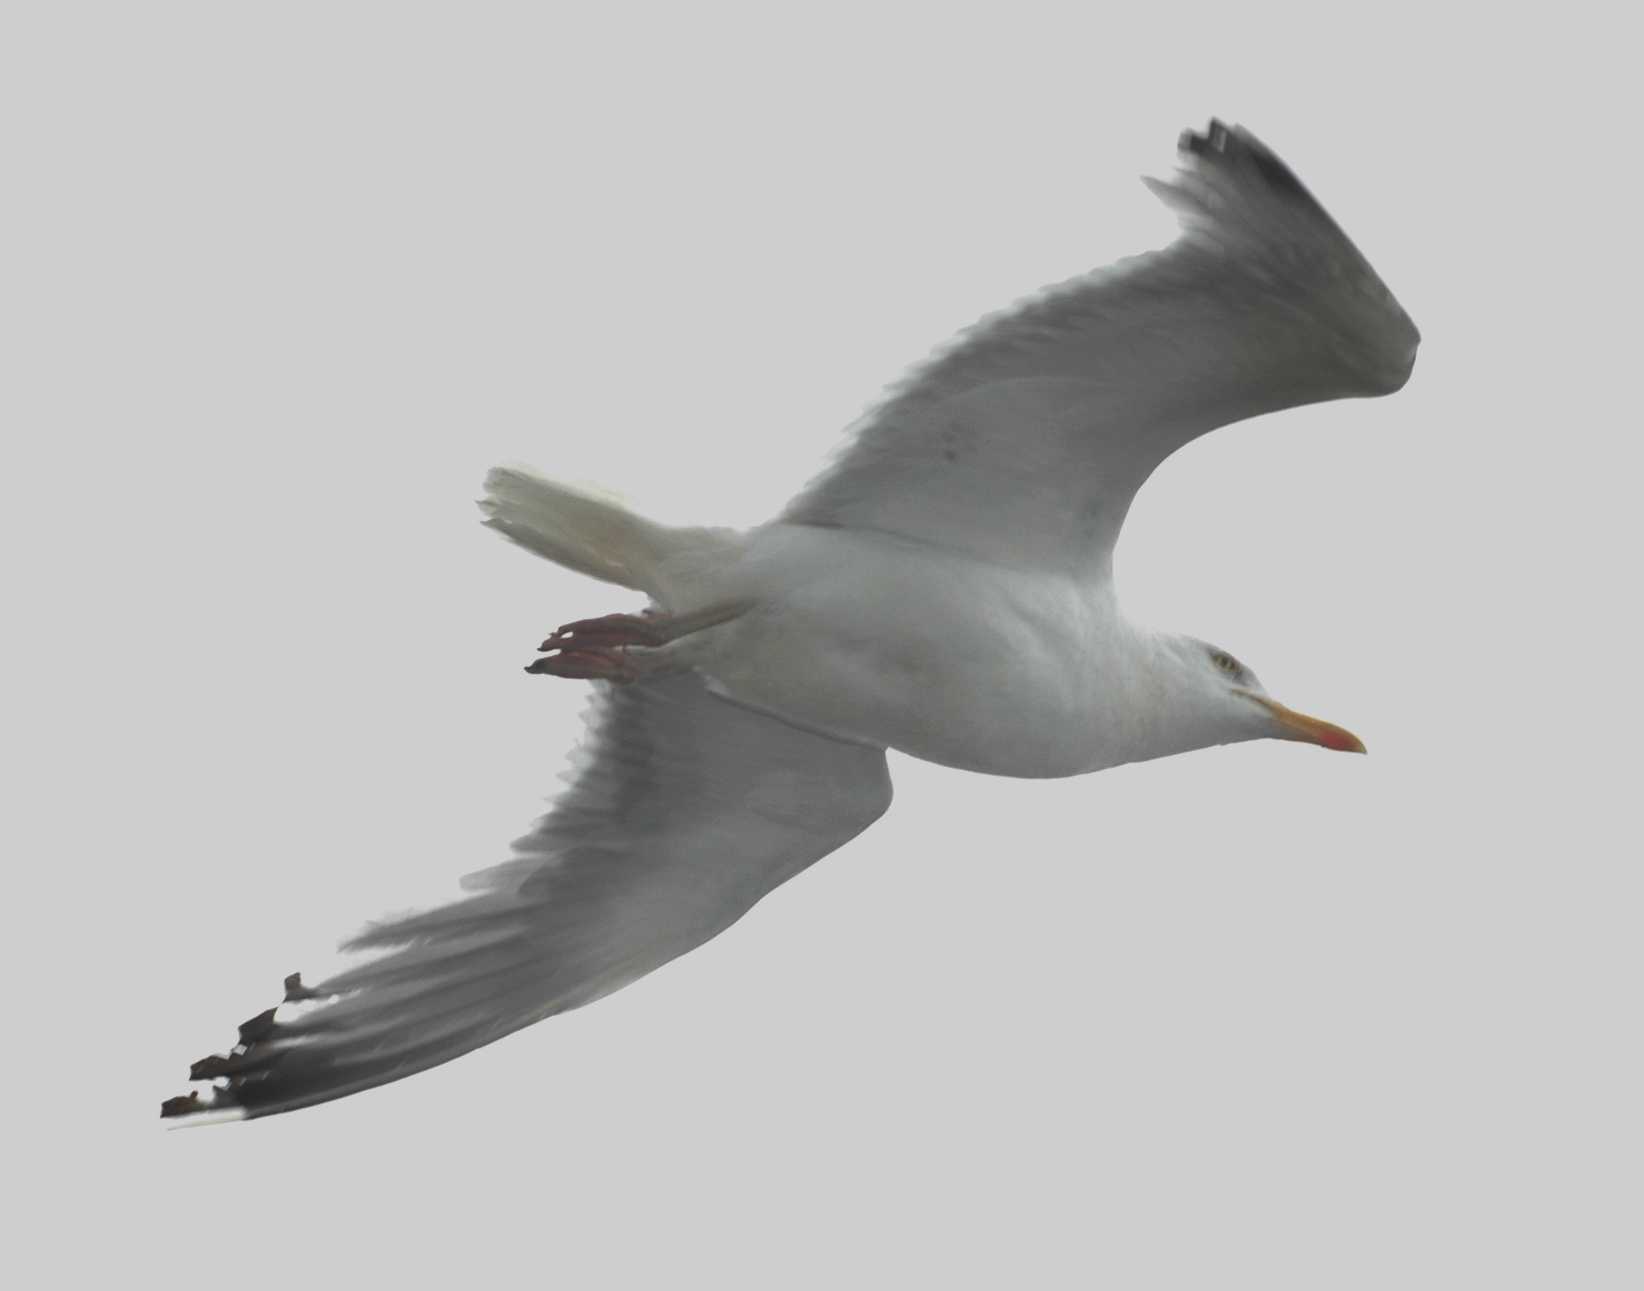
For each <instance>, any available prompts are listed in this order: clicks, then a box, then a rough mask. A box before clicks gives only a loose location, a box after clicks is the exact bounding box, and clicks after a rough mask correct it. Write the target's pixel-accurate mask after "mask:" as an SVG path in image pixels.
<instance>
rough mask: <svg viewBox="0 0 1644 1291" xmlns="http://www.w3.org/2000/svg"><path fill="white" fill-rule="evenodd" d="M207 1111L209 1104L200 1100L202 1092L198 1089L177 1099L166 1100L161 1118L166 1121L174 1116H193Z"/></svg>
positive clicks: (162, 1107)
mask: <svg viewBox="0 0 1644 1291" xmlns="http://www.w3.org/2000/svg"><path fill="white" fill-rule="evenodd" d="M206 1110H208V1104H206V1103H204V1102H202V1101H201V1100H200V1091H199V1090H197V1089H196V1090H195V1091H194V1092H193V1093H191V1094H179V1095H178V1096H177V1097H176V1098H168V1099H166V1101H165V1102H163V1103H161V1104H160V1117H161V1119H162V1120H165V1119H168V1118H170V1117H173V1116H191V1115H193V1114H194V1113H195V1112H203V1111H206Z"/></svg>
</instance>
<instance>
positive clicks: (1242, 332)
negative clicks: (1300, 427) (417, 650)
mask: <svg viewBox="0 0 1644 1291" xmlns="http://www.w3.org/2000/svg"><path fill="white" fill-rule="evenodd" d="M1183 150H1184V153H1185V154H1187V162H1186V168H1185V170H1184V172H1183V174H1182V175H1181V176H1179V177H1178V179H1177V180H1176V181H1175V182H1174V183H1171V184H1168V185H1154V187H1155V189H1156V190H1157V191H1159V192H1160V194H1161V196H1163V197H1164V198H1165V199H1166V200H1167V201H1168V202H1169V203H1170V204H1171V205H1172V206H1174V207H1175V208H1177V210H1178V211H1179V213H1180V214H1181V216H1182V221H1183V224H1184V228H1185V230H1186V235H1185V236H1184V237H1183V238H1181V239H1179V240H1178V241H1177V242H1176V243H1174V244H1173V245H1172V246H1171V247H1169V248H1168V249H1166V250H1164V251H1162V252H1157V253H1154V254H1151V255H1148V256H1143V257H1138V258H1136V259H1134V260H1130V261H1127V262H1124V263H1123V264H1121V265H1119V266H1115V267H1114V268H1111V269H1107V270H1100V271H1097V272H1095V273H1092V274H1087V275H1085V276H1083V277H1081V278H1078V279H1075V280H1073V281H1072V282H1070V283H1066V284H1063V285H1062V286H1060V287H1058V288H1054V289H1052V290H1050V291H1048V292H1045V293H1043V294H1042V295H1040V296H1039V297H1037V298H1035V299H1033V300H1031V301H1029V302H1027V303H1026V304H1023V305H1020V306H1018V307H1016V308H1015V309H1013V310H1011V311H1007V312H1006V313H1004V314H1001V315H999V316H998V317H996V318H994V319H991V320H987V321H984V322H983V323H982V324H980V325H979V326H978V327H977V328H975V329H973V330H972V331H971V332H969V333H967V334H965V335H964V336H963V337H961V338H960V339H959V341H958V343H957V344H955V345H954V346H952V347H950V348H949V349H947V350H946V351H944V352H943V353H941V354H939V355H938V356H937V357H936V358H934V359H933V360H931V361H930V362H928V363H927V364H925V365H924V366H923V367H921V368H919V369H917V370H916V371H915V372H914V374H913V375H912V376H911V377H910V378H909V380H908V381H907V382H905V383H904V385H903V386H902V387H900V388H899V389H898V390H897V391H895V392H893V394H892V395H891V397H890V398H889V399H887V400H886V401H885V402H884V403H883V404H882V405H881V406H880V407H879V408H877V409H876V410H875V411H874V412H873V413H872V414H870V415H869V416H868V417H867V418H866V419H865V420H864V421H863V423H862V424H861V425H860V426H859V427H858V428H857V430H856V434H855V436H854V437H853V439H852V440H851V441H850V444H849V446H848V448H847V450H846V451H845V452H844V453H843V454H842V455H841V456H840V457H839V459H838V460H837V461H836V462H834V463H833V464H832V465H831V466H830V467H829V468H828V469H827V470H826V471H824V472H823V473H822V474H821V475H820V476H818V477H817V479H816V480H814V481H812V483H811V484H810V485H809V486H808V487H807V488H806V489H805V490H804V491H803V492H802V493H801V494H800V495H799V496H798V497H797V498H796V499H794V500H793V502H791V503H790V504H789V505H788V507H787V508H786V509H785V510H784V511H783V512H782V514H781V515H780V516H778V517H777V518H776V519H775V520H773V521H772V522H770V523H769V524H766V525H762V526H759V527H757V528H755V529H752V530H750V531H748V532H746V533H733V532H730V531H726V530H716V529H683V528H672V527H669V526H664V525H658V524H655V523H653V522H651V521H648V520H645V519H644V518H642V517H640V516H637V515H634V514H633V513H632V512H630V511H628V510H627V509H626V508H624V507H622V506H621V505H620V504H618V503H615V502H614V501H610V500H607V499H602V498H597V497H593V496H591V495H589V494H586V493H584V492H580V491H578V490H574V489H570V488H567V487H566V486H564V485H560V484H556V483H554V482H553V481H551V480H547V479H545V478H543V477H541V476H538V475H536V474H535V473H533V472H530V471H527V470H521V469H499V470H497V471H494V472H492V474H491V476H490V478H489V479H488V480H487V484H486V494H487V496H486V499H485V501H484V502H483V503H482V506H483V507H484V509H485V511H486V515H487V522H488V523H489V524H491V525H492V526H493V527H495V528H496V529H498V530H499V531H501V532H502V533H504V534H505V535H506V536H508V537H509V538H511V539H513V540H514V541H515V542H517V543H519V544H520V545H521V546H523V547H525V548H527V549H529V550H531V551H533V552H535V553H537V554H538V555H541V556H544V557H547V558H548V559H551V560H553V561H556V562H557V563H559V564H561V565H564V566H566V567H568V568H571V569H575V570H579V571H581V572H583V573H587V574H589V575H592V576H594V577H597V578H601V579H604V580H606V581H607V582H611V583H615V584H619V585H621V586H625V587H628V588H632V589H635V590H638V591H641V592H643V593H645V595H646V596H647V597H648V598H649V601H650V604H649V606H648V607H647V610H646V612H645V614H644V615H643V616H640V615H631V614H618V615H611V616H607V617H606V618H604V619H595V620H585V621H583V622H581V623H576V624H569V625H566V626H565V627H563V628H562V629H560V631H558V632H556V633H555V634H554V635H553V636H552V637H550V638H549V639H548V640H547V641H545V642H544V643H543V647H542V649H543V651H544V654H543V657H542V658H541V659H539V660H538V661H537V662H536V663H534V664H533V665H532V666H531V668H530V669H529V671H532V672H538V673H547V674H551V675H557V676H562V677H587V678H595V679H601V680H603V681H605V682H608V683H611V684H608V685H605V686H603V687H602V688H601V691H600V693H599V696H598V698H597V699H596V718H595V721H594V723H593V731H594V733H593V736H592V739H591V740H590V742H589V743H588V744H587V745H586V746H585V748H584V751H583V753H582V755H581V757H580V760H579V762H578V765H577V773H576V775H575V777H574V780H573V783H572V786H571V789H570V790H569V792H568V793H567V794H566V795H564V797H562V798H561V799H560V801H559V802H558V803H557V804H556V805H555V807H554V809H553V811H552V812H550V814H549V815H547V816H545V817H544V818H543V819H542V820H541V821H539V822H538V824H537V827H536V829H535V830H534V831H533V832H532V833H531V834H530V835H528V836H527V837H525V838H523V839H521V840H519V842H518V843H516V844H515V856H514V858H513V859H512V860H510V861H508V862H506V863H504V864H502V865H499V866H496V867H494V868H493V869H490V870H485V871H482V872H480V873H478V874H476V875H473V876H471V877H470V879H469V880H466V881H465V886H466V887H467V888H468V889H469V891H470V895H469V896H467V897H466V898H464V899H463V900H461V901H459V902H456V903H454V904H452V905H449V906H446V907H443V908H440V909H436V910H433V911H430V912H428V913H426V914H421V915H413V916H410V917H407V918H403V919H399V920H395V921H392V922H389V923H385V924H382V925H378V926H375V927H372V928H368V929H366V931H365V932H363V933H361V934H360V935H358V936H357V937H355V938H354V939H353V940H352V941H350V942H349V943H347V948H350V949H359V950H381V951H386V952H387V953H386V954H383V955H382V956H380V957H379V958H376V959H372V960H370V961H369V962H366V963H364V964H361V965H359V966H358V967H355V968H351V969H349V970H348V971H346V972H344V973H342V974H341V975H339V976H337V977H335V978H333V979H331V980H330V981H328V982H325V983H321V984H320V985H319V986H318V987H317V988H308V987H304V986H302V984H301V982H300V980H298V979H296V978H293V979H291V981H290V982H288V993H287V999H288V1000H289V1001H293V1002H295V1003H299V1004H301V1006H302V1011H300V1012H297V1013H295V1014H294V1015H292V1016H287V1017H281V1016H277V1015H276V1012H275V1011H274V1010H269V1011H268V1012H267V1013H264V1014H260V1015H258V1016H257V1017H255V1018H253V1019H251V1020H250V1021H249V1022H247V1023H246V1024H245V1025H244V1026H242V1028H241V1035H240V1042H239V1044H238V1045H236V1046H235V1048H234V1050H233V1051H232V1052H231V1053H229V1054H226V1055H214V1056H212V1057H210V1058H206V1059H203V1060H201V1061H200V1062H199V1063H196V1064H195V1066H194V1069H193V1071H192V1073H191V1075H192V1076H193V1078H195V1079H198V1080H210V1081H215V1082H216V1088H215V1090H214V1093H213V1096H212V1101H211V1102H210V1103H205V1102H203V1101H202V1100H201V1099H199V1098H198V1096H197V1095H195V1096H190V1097H189V1098H185V1099H174V1100H171V1101H170V1102H169V1103H167V1104H166V1105H165V1107H164V1108H163V1110H164V1111H165V1113H166V1114H167V1115H192V1114H194V1113H197V1112H202V1111H207V1110H222V1109H225V1108H227V1109H232V1110H235V1111H238V1112H242V1113H247V1114H252V1115H256V1114H262V1113H267V1112H277V1111H285V1110H289V1109H291V1108H295V1107H302V1106H306V1105H308V1104H311V1103H315V1102H320V1101H324V1100H326V1099H330V1098H336V1097H340V1096H342V1095H344V1094H348V1093H352V1092H354V1091H356V1090H359V1089H364V1088H367V1087H369V1086H372V1085H377V1084H382V1083H383V1082H385V1081H388V1080H393V1079H397V1078H398V1077H400V1076H404V1075H408V1074H410V1073H411V1072H414V1071H418V1070H421V1069H423V1068H426V1067H429V1066H432V1065H434V1064H435V1063H439V1062H443V1061H445V1060H447V1059H449V1058H452V1057H455V1056H457V1055H458V1054H461V1053H463V1052H466V1051H467V1050H469V1049H472V1048H475V1047H476V1046H478V1045H481V1044H485V1043H488V1042H489V1041H491V1040H494V1039H497V1038H498V1037H500V1036H502V1035H505V1034H507V1033H508V1032H510V1031H514V1030H517V1029H519V1028H520V1027H523V1026H526V1025H529V1024H530V1023H532V1022H535V1021H537V1020H539V1019H541V1018H543V1017H546V1016H548V1015H550V1014H552V1013H556V1012H561V1011H563V1010H565V1009H568V1008H574V1007H576V1006H578V1005H581V1004H586V1003H588V1002H590V1001H592V1000H594V999H597V998H599V997H600V996H601V995H604V994H608V993H609V992H610V991H612V990H615V989H617V988H619V987H621V986H623V985H625V984H627V983H628V982H630V981H632V980H634V979H635V978H637V977H639V976H642V975H643V974H645V973H647V972H650V971H651V970H652V969H654V968H657V967H659V966H660V965H661V964H663V963H666V962H667V961H668V960H670V959H672V958H674V957H675V956H677V955H679V954H682V953H684V952H685V951H688V950H690V949H691V948H693V947H694V946H697V945H699V944H701V942H703V941H705V940H706V939H707V938H709V937H712V936H713V935H715V934H716V933H718V932H719V931H721V930H722V929H723V928H725V927H726V926H728V925H729V924H730V923H732V922H734V921H735V920H736V919H737V918H739V917H740V916H741V915H742V914H743V913H744V912H745V911H746V910H747V909H748V908H749V907H750V906H751V905H753V903H754V902H756V901H757V900H758V899H759V898H760V897H761V896H763V895H764V894H765V893H766V892H768V891H769V890H770V889H771V888H773V887H775V886H776V885H777V884H779V883H781V882H783V881H785V880H786V879H788V878H790V877H792V876H793V875H794V874H796V873H798V872H799V871H800V870H802V869H803V868H805V867H806V866H807V865H809V864H811V863H812V862H814V861H816V860H817V859H819V858H820V857H822V856H824V855H826V854H827V853H828V852H830V851H832V850H834V849H835V848H837V847H839V846H841V845H843V844H844V843H845V842H847V841H848V840H849V839H850V838H852V837H854V836H855V835H856V834H857V833H859V832H860V831H861V830H862V829H864V828H866V827H867V826H868V825H869V824H871V823H872V822H873V821H874V820H875V819H877V817H878V816H879V815H880V814H881V813H882V812H883V811H884V810H885V809H886V808H887V807H888V806H889V803H890V794H891V791H890V781H889V776H888V773H887V770H886V761H885V751H886V750H887V749H896V750H899V751H901V752H903V753H907V754H910V755H912V756H914V757H917V758H923V759H925V760H928V761H931V762H938V763H942V764H945V765H947V766H951V767H956V768H960V769H963V770H967V771H977V772H984V773H988V774H994V775H1007V776H1027V777H1055V776H1072V775H1080V774H1083V773H1086V772H1090V771H1096V770H1100V769H1102V768H1104V767H1110V766H1114V765H1116V764H1119V763H1123V762H1131V761H1138V760H1141V759H1145V758H1156V757H1161V756H1165V755H1167V754H1172V753H1178V752H1183V751H1186V750H1188V749H1194V748H1202V747H1205V746H1208V745H1213V744H1223V743H1232V742H1236V741H1241V740H1249V739H1258V738H1283V739H1299V740H1306V741H1309V742H1312V743H1315V744H1320V745H1323V746H1324V747H1327V748H1333V749H1342V750H1358V751H1362V748H1363V746H1362V745H1360V744H1359V743H1358V741H1357V740H1356V738H1355V737H1353V736H1352V735H1350V734H1349V733H1348V732H1346V731H1344V730H1342V729H1341V728H1340V727H1337V726H1333V725H1331V724H1330V723H1328V722H1322V721H1319V720H1318V719H1316V718H1310V717H1305V716H1303V715H1302V714H1299V713H1296V712H1294V711H1292V710H1290V709H1288V708H1285V707H1284V706H1283V705H1282V704H1279V703H1278V702H1277V701H1275V700H1273V699H1271V698H1270V697H1269V696H1268V695H1267V693H1266V691H1265V690H1264V689H1263V688H1262V686H1261V684H1260V682H1258V681H1257V680H1256V678H1255V676H1254V674H1252V673H1251V672H1250V671H1249V670H1248V669H1247V668H1245V667H1244V665H1242V664H1240V663H1238V661H1237V660H1235V659H1233V658H1232V657H1231V656H1230V655H1228V654H1227V653H1226V652H1225V651H1221V650H1218V649H1216V648H1215V647H1213V646H1209V645H1207V644H1206V643H1204V642H1201V641H1198V640H1196V639H1194V638H1191V637H1185V636H1178V635H1172V634H1169V633H1161V632H1154V631H1151V630H1147V629H1143V628H1140V627H1137V626H1135V625H1133V624H1132V623H1130V622H1129V621H1128V620H1127V619H1126V618H1125V616H1124V614H1123V612H1122V610H1121V608H1120V606H1119V604H1118V601H1117V598H1116V597H1115V594H1114V590H1113V567H1112V552H1113V545H1114V542H1115V540H1116V539H1117V537H1118V534H1119V530H1120V526H1121V525H1122V523H1123V521H1124V517H1125V514H1126V512H1127V511H1128V509H1129V506H1130V502H1131V499H1132V498H1133V496H1134V495H1135V492H1136V490H1137V489H1138V488H1140V487H1141V486H1142V484H1143V483H1144V482H1145V481H1146V480H1147V478H1148V476H1149V475H1150V474H1151V473H1152V472H1153V470H1154V469H1155V468H1156V467H1157V466H1158V464H1159V463H1160V462H1162V461H1163V460H1164V459H1165V458H1166V457H1167V456H1169V454H1170V453H1172V452H1174V451H1175V450H1176V449H1177V448H1179V447H1181V446H1182V445H1184V444H1186V443H1187V442H1189V441H1190V440H1192V439H1193V438H1195V437H1197V436H1198V435H1200V434H1203V433H1205V432H1206V431H1209V430H1211V429H1214V428H1215V427H1217V426H1221V425H1225V424H1227V423H1228V422H1231V421H1237V420H1240V419H1242V418H1246V417H1251V416H1255V415H1258V414H1260V413H1264V412H1268V411H1273V410H1276V409H1279V408H1286V407H1294V406H1296V405H1299V404H1305V403H1311V402H1316V401H1319V400H1323V399H1333V398H1342V397H1350V396H1363V395H1378V394H1386V393H1389V392H1391V391H1393V390H1396V389H1398V388H1399V387H1400V386H1402V385H1403V383H1404V381H1405V380H1406V378H1407V377H1408V375H1409V372H1410V368H1411V364H1412V363H1413V361H1414V356H1415V350H1416V345H1417V342H1418V340H1419V337H1418V335H1417V333H1416V330H1415V328H1414V326H1413V325H1412V324H1411V322H1410V320H1409V318H1408V316H1406V315H1405V313H1404V311H1403V310H1402V309H1401V308H1400V307H1399V305H1398V303H1397V302H1396V301H1395V300H1394V299H1393V298H1392V296H1391V294H1390V293H1389V292H1388V291H1387V289H1386V287H1385V286H1383V285H1382V283H1381V281H1380V279H1379V278H1378V277H1377V276H1376V274H1375V272H1374V271H1373V270H1372V269H1371V268H1370V266H1369V264H1368V263H1367V262H1366V261H1365V260H1364V258H1363V257H1362V256H1361V255H1360V254H1359V253H1358V251H1357V250H1356V249H1355V248H1354V247H1353V245H1352V244H1351V243H1350V242H1349V241H1348V240H1347V239H1346V237H1345V236H1344V235H1343V234H1342V233H1341V230H1340V229H1339V228H1337V227H1336V225H1335V224H1334V223H1333V222H1332V221H1331V220H1330V218H1329V216H1327V215H1326V214H1325V213H1324V211H1323V209H1322V208H1321V207H1320V206H1319V205H1318V203H1317V202H1315V201H1314V200H1313V198H1312V197H1311V196H1310V195H1309V194H1308V193H1307V192H1306V190H1305V189H1303V188H1302V187H1301V185H1300V184H1299V183H1298V182H1297V181H1296V179H1295V177H1294V176H1293V175H1292V174H1291V173H1290V172H1289V170H1288V169H1287V168H1285V167H1284V165H1283V164H1282V163H1281V162H1279V161H1278V159H1277V158H1276V157H1275V156H1274V155H1273V154H1272V153H1271V152H1270V151H1268V150H1267V149H1266V148H1265V147H1264V146H1263V145H1261V144H1260V143H1259V142H1258V141H1256V140H1255V139H1254V138H1253V137H1251V136H1250V135H1249V134H1247V133H1246V132H1243V131H1238V130H1229V129H1227V128H1226V127H1223V126H1221V125H1219V124H1216V123H1213V124H1212V126H1211V129H1210V131H1209V132H1208V133H1207V134H1206V135H1204V136H1198V135H1188V136H1184V140H1183Z"/></svg>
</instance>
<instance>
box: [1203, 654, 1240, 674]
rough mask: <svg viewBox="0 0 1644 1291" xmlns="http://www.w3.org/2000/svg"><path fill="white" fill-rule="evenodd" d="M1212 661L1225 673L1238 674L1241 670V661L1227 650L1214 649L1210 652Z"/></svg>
mask: <svg viewBox="0 0 1644 1291" xmlns="http://www.w3.org/2000/svg"><path fill="white" fill-rule="evenodd" d="M1210 662H1211V663H1213V664H1215V665H1216V666H1217V667H1218V668H1220V669H1221V670H1222V671H1223V672H1225V673H1229V674H1231V675H1235V676H1236V675H1237V674H1238V672H1239V661H1238V660H1237V659H1235V658H1234V657H1233V656H1232V655H1230V654H1228V653H1227V651H1225V650H1212V651H1211V652H1210Z"/></svg>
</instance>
